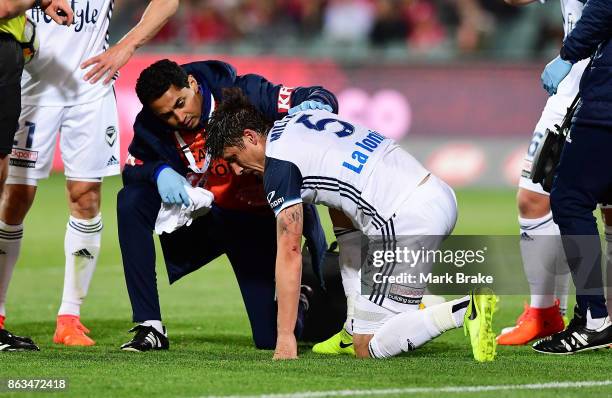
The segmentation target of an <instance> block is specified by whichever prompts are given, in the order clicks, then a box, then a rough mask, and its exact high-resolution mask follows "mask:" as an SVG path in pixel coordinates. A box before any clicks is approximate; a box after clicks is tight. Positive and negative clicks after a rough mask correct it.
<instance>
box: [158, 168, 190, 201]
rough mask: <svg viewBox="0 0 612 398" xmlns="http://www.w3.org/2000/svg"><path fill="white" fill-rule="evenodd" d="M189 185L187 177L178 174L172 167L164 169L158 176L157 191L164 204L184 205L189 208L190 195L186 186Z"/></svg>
mask: <svg viewBox="0 0 612 398" xmlns="http://www.w3.org/2000/svg"><path fill="white" fill-rule="evenodd" d="M187 184H189V183H188V182H187V180H186V179H185V177H183V176H182V175H180V174H179V173H177V172H176V171H174V170H173V169H172V167H164V169H162V171H160V172H159V174H158V175H157V191H158V192H159V196H161V199H162V202H164V203H166V204H176V205H180V204H184V205H185V206H189V203H190V201H189V195H187V191H185V185H187Z"/></svg>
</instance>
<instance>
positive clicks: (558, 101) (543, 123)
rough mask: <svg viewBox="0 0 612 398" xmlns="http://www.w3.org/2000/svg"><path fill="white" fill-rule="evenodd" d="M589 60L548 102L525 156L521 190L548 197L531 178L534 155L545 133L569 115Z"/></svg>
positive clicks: (584, 61) (578, 66)
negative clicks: (569, 109)
mask: <svg viewBox="0 0 612 398" xmlns="http://www.w3.org/2000/svg"><path fill="white" fill-rule="evenodd" d="M588 63H589V60H588V59H583V60H582V61H580V62H577V63H576V64H575V65H574V66H573V67H572V70H571V71H570V74H569V75H568V76H567V77H566V78H565V79H564V80H563V81H562V82H561V84H559V88H558V90H557V94H555V95H553V96H551V97H549V98H548V100H547V101H546V106H545V107H544V110H543V111H542V115H541V116H540V120H538V123H537V124H536V127H535V130H534V132H533V136H532V138H531V143H530V144H529V148H527V153H526V154H525V160H524V161H523V169H522V171H521V178H520V179H519V188H523V189H526V190H528V191H531V192H535V193H540V194H542V195H548V192H546V191H544V189H543V188H542V185H540V184H534V183H533V182H532V181H531V179H530V178H529V174H530V173H531V167H532V166H533V155H534V154H535V152H536V150H537V149H538V146H540V144H541V143H542V139H543V138H544V133H545V132H546V129H550V130H553V131H554V130H555V124H556V125H561V123H562V122H563V118H564V117H565V114H566V113H567V108H569V107H570V105H571V104H572V101H573V100H574V98H576V95H577V94H578V88H579V85H580V78H581V77H582V73H583V72H584V69H585V68H586V66H587V65H588Z"/></svg>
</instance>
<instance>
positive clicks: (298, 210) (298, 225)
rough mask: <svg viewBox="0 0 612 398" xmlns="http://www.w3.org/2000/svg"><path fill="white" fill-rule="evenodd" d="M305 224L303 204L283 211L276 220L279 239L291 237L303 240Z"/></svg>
mask: <svg viewBox="0 0 612 398" xmlns="http://www.w3.org/2000/svg"><path fill="white" fill-rule="evenodd" d="M303 224H304V208H303V207H302V204H298V205H293V206H290V207H287V208H286V209H283V210H282V211H281V212H280V213H279V214H278V217H277V218H276V232H277V237H279V238H280V237H281V236H284V235H291V236H294V237H296V236H297V237H298V240H299V241H300V242H301V240H302V229H303Z"/></svg>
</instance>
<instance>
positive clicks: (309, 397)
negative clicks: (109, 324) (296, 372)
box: [202, 380, 612, 398]
mask: <svg viewBox="0 0 612 398" xmlns="http://www.w3.org/2000/svg"><path fill="white" fill-rule="evenodd" d="M611 385H612V380H602V381H567V382H565V381H564V382H552V383H538V384H505V385H504V384H501V385H490V386H447V387H408V388H387V389H372V390H330V391H305V392H296V393H287V394H263V395H218V396H214V395H211V396H205V397H202V398H321V397H352V396H362V395H392V394H419V393H420V394H426V393H443V392H446V393H453V392H454V393H462V392H483V391H505V390H542V389H566V388H580V387H601V386H611Z"/></svg>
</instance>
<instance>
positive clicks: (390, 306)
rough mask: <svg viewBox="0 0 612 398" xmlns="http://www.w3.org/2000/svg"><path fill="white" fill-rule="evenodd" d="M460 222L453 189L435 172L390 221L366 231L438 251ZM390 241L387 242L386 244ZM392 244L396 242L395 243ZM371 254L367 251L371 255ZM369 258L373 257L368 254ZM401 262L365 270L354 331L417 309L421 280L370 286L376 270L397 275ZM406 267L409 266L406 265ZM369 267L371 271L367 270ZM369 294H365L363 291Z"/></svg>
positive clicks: (421, 267)
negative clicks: (368, 284) (378, 228)
mask: <svg viewBox="0 0 612 398" xmlns="http://www.w3.org/2000/svg"><path fill="white" fill-rule="evenodd" d="M456 221H457V200H456V198H455V193H454V192H453V190H452V188H451V187H449V186H448V185H447V184H446V183H445V182H444V181H442V180H441V179H439V178H438V177H436V176H434V175H430V176H429V179H428V180H427V181H426V182H425V183H424V184H423V185H420V186H418V187H417V188H416V189H415V191H414V192H413V193H412V194H411V195H410V197H409V198H408V200H406V202H405V204H404V205H403V206H402V207H401V209H400V210H399V211H397V212H396V215H395V216H394V217H393V218H391V219H390V220H389V221H388V222H387V224H386V225H385V226H384V227H383V228H381V229H380V230H377V231H364V233H365V234H366V235H368V236H370V237H372V236H374V235H375V233H376V235H379V236H381V237H384V238H385V239H384V240H385V242H396V243H395V246H389V247H388V249H391V250H393V249H394V247H399V248H404V247H408V248H411V249H414V250H420V249H425V250H436V249H438V248H439V247H440V244H441V243H442V241H443V240H444V238H445V237H446V236H448V235H450V233H451V232H452V231H453V229H454V227H455V223H456ZM386 244H387V243H385V245H386ZM392 245H393V244H392ZM370 254H371V253H368V256H369V255H370ZM368 260H370V257H368ZM432 265H433V264H432V263H426V262H420V263H417V264H415V265H414V266H413V267H412V266H411V267H409V268H410V270H411V271H410V272H415V271H416V272H418V273H420V272H424V273H427V272H428V271H429V270H430V269H431V266H432ZM401 266H402V265H399V264H386V265H385V266H383V267H382V268H373V267H366V268H364V269H363V270H362V284H363V285H362V294H360V295H358V296H357V299H356V301H355V315H354V316H355V322H354V324H353V330H354V331H355V333H358V334H373V333H374V332H375V331H376V330H378V329H379V328H380V327H381V326H382V325H383V324H384V323H385V322H386V321H387V320H389V318H391V317H393V316H395V315H397V314H399V313H402V312H406V311H412V310H417V309H418V307H419V304H420V302H421V298H422V297H423V292H424V291H425V288H426V286H425V284H422V283H411V284H404V283H401V284H400V283H382V284H380V285H378V287H374V289H373V290H372V289H371V288H370V289H368V290H364V289H367V283H368V281H370V280H373V274H372V273H370V274H369V275H368V272H369V271H372V272H373V273H380V274H383V275H398V274H399V273H401V272H402V270H401V269H400V268H399V267H401ZM404 267H406V265H404ZM366 270H367V271H368V272H366ZM366 291H367V292H369V294H363V293H364V292H366Z"/></svg>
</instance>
